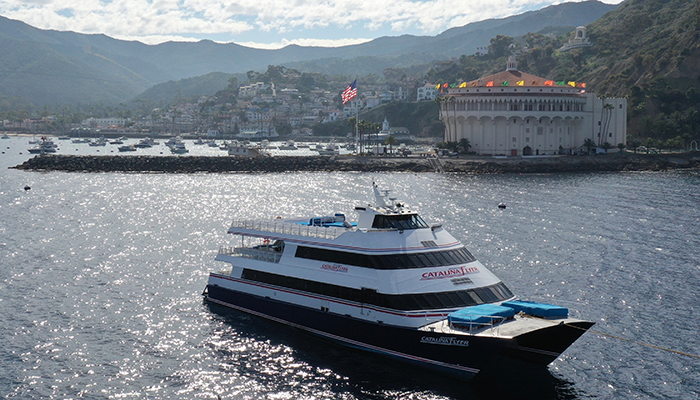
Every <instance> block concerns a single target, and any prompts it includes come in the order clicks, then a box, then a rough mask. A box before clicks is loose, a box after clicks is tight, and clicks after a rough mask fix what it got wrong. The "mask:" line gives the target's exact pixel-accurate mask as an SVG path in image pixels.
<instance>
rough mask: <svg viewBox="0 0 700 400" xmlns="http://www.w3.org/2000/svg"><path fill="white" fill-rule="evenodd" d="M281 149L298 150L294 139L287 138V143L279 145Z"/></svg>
mask: <svg viewBox="0 0 700 400" xmlns="http://www.w3.org/2000/svg"><path fill="white" fill-rule="evenodd" d="M277 148H278V149H280V150H296V149H297V146H295V145H294V141H293V140H287V143H285V144H283V145H282V146H278V147H277Z"/></svg>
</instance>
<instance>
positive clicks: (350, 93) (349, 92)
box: [340, 79, 357, 104]
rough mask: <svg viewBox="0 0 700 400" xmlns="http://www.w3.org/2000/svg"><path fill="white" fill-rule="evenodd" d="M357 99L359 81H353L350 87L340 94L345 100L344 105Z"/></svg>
mask: <svg viewBox="0 0 700 400" xmlns="http://www.w3.org/2000/svg"><path fill="white" fill-rule="evenodd" d="M355 97H357V79H355V80H354V81H352V83H351V84H350V86H348V87H346V88H345V90H343V93H341V94H340V98H341V99H343V104H345V103H347V102H348V101H350V100H352V99H354V98H355Z"/></svg>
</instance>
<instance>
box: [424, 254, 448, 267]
mask: <svg viewBox="0 0 700 400" xmlns="http://www.w3.org/2000/svg"><path fill="white" fill-rule="evenodd" d="M425 256H426V257H428V261H429V262H430V264H431V265H444V264H442V263H440V261H438V259H437V257H436V256H435V253H425Z"/></svg>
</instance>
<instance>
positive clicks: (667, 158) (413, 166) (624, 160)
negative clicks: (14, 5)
mask: <svg viewBox="0 0 700 400" xmlns="http://www.w3.org/2000/svg"><path fill="white" fill-rule="evenodd" d="M440 161H441V164H442V172H445V173H464V174H503V173H561V172H615V171H664V170H678V169H699V168H700V152H699V151H692V152H685V153H673V154H632V153H630V154H623V155H620V154H609V155H598V156H560V157H535V158H520V157H518V158H491V157H467V158H441V159H440ZM9 168H12V169H20V170H30V171H66V172H89V173H94V172H161V173H199V172H209V173H222V172H248V173H275V172H336V171H338V172H437V171H436V168H435V167H434V166H433V164H431V161H430V160H429V159H427V158H421V157H408V158H402V157H357V156H333V157H324V156H309V157H305V156H288V157H284V156H277V157H266V158H243V157H232V156H221V157H209V156H138V155H137V156H133V155H129V156H125V155H100V156H92V155H90V156H87V155H62V154H50V155H37V156H35V157H32V158H30V159H29V160H27V161H25V162H24V163H22V164H20V165H17V166H14V167H9Z"/></svg>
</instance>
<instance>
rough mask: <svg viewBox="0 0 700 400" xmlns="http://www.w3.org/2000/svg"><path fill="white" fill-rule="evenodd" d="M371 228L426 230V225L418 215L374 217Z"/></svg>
mask: <svg viewBox="0 0 700 400" xmlns="http://www.w3.org/2000/svg"><path fill="white" fill-rule="evenodd" d="M372 228H376V229H392V228H394V229H398V230H406V229H419V228H428V224H427V223H426V222H425V221H423V218H421V217H420V216H419V215H418V214H401V215H375V216H374V221H373V222H372Z"/></svg>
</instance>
